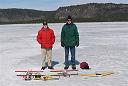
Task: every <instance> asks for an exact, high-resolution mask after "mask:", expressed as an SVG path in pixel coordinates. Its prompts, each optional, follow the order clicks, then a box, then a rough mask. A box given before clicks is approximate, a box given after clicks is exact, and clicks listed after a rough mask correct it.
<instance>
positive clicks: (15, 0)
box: [0, 0, 128, 11]
mask: <svg viewBox="0 0 128 86" xmlns="http://www.w3.org/2000/svg"><path fill="white" fill-rule="evenodd" d="M87 3H125V4H128V0H0V8H1V9H6V8H23V9H35V10H43V11H52V10H57V9H58V8H59V7H63V6H70V5H80V4H87Z"/></svg>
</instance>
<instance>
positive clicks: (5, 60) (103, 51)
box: [0, 22, 128, 86]
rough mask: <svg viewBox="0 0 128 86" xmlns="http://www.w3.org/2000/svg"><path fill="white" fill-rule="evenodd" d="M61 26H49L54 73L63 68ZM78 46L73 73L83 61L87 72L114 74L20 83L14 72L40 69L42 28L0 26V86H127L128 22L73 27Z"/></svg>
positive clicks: (80, 24) (22, 25)
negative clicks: (38, 35)
mask: <svg viewBox="0 0 128 86" xmlns="http://www.w3.org/2000/svg"><path fill="white" fill-rule="evenodd" d="M63 25H64V23H49V27H51V28H53V30H54V31H55V36H56V42H55V44H54V48H53V54H52V55H53V64H54V68H55V69H63V67H64V64H63V63H64V49H63V48H62V47H61V45H60V35H61V34H60V33H61V28H62V26H63ZM76 25H77V27H78V31H79V34H80V46H79V47H78V48H76V61H77V69H79V70H81V69H80V68H79V63H81V62H82V61H86V62H87V63H88V64H89V66H90V67H91V70H86V71H85V72H91V71H114V72H115V74H113V75H111V76H107V77H81V76H71V77H70V78H67V77H65V78H64V77H63V78H60V80H49V81H24V80H22V78H20V77H17V76H16V73H15V72H14V71H15V70H16V69H31V68H32V69H36V68H37V69H40V68H41V55H40V54H41V50H40V45H39V44H38V43H37V41H36V35H37V32H38V31H39V29H40V27H41V26H42V24H12V25H1V26H0V77H1V78H0V83H1V85H0V86H8V85H9V86H128V22H97V23H96V22H93V23H76Z"/></svg>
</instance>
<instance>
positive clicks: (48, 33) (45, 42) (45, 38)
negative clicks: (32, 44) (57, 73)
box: [37, 27, 55, 48]
mask: <svg viewBox="0 0 128 86" xmlns="http://www.w3.org/2000/svg"><path fill="white" fill-rule="evenodd" d="M37 41H38V43H39V44H41V48H52V47H53V44H54V42H55V35H54V31H53V30H52V29H50V28H47V29H44V28H43V27H42V28H41V30H40V31H39V32H38V35H37Z"/></svg>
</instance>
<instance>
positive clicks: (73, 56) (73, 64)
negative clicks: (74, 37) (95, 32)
mask: <svg viewBox="0 0 128 86" xmlns="http://www.w3.org/2000/svg"><path fill="white" fill-rule="evenodd" d="M69 50H70V52H71V65H72V66H75V65H76V64H75V46H74V47H65V66H69Z"/></svg>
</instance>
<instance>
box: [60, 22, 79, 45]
mask: <svg viewBox="0 0 128 86" xmlns="http://www.w3.org/2000/svg"><path fill="white" fill-rule="evenodd" d="M61 46H62V47H66V46H70V47H72V46H79V33H78V30H77V27H76V25H75V24H73V23H71V24H70V25H68V24H65V25H64V26H63V28H62V31H61Z"/></svg>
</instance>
